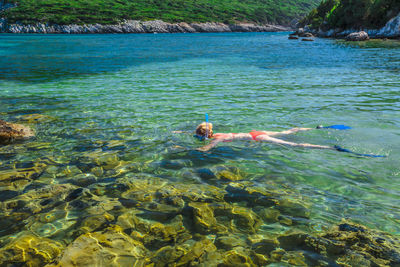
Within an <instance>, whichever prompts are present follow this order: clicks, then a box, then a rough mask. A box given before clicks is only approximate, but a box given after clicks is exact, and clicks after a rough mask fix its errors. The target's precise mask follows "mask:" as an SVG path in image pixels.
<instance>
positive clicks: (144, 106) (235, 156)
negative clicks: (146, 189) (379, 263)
mask: <svg viewBox="0 0 400 267" xmlns="http://www.w3.org/2000/svg"><path fill="white" fill-rule="evenodd" d="M0 55H1V57H0V116H1V118H2V119H4V120H8V121H18V118H19V116H21V115H26V114H37V113H39V114H42V115H48V116H51V117H53V118H55V119H54V120H51V121H44V122H41V123H37V124H35V125H34V128H35V130H36V132H37V137H36V138H35V139H33V140H29V141H27V142H25V143H24V144H17V145H16V146H17V148H20V149H16V148H15V146H14V147H13V146H7V147H6V148H4V147H3V148H2V150H1V152H0V160H1V164H0V168H1V169H2V170H7V169H9V168H12V167H13V166H15V164H17V165H18V166H23V165H24V164H26V165H29V163H30V162H33V161H35V160H37V159H44V158H55V159H56V161H57V162H58V163H62V164H66V165H74V164H78V163H79V159H80V157H81V155H82V153H90V152H91V151H94V150H96V149H99V148H101V149H103V150H104V151H106V150H107V149H108V147H107V145H104V144H107V142H109V141H110V140H120V141H121V144H122V145H120V146H116V147H113V148H110V149H112V150H114V151H115V153H117V155H118V157H119V158H120V159H123V160H125V161H128V162H136V163H138V164H141V165H142V166H143V168H142V169H141V172H142V173H143V174H148V175H152V176H154V177H159V178H162V179H166V180H169V181H173V182H175V181H176V182H180V183H187V184H190V185H193V187H196V186H197V185H198V184H211V185H217V186H220V187H223V186H225V185H226V184H227V182H226V181H219V180H205V179H203V178H201V177H200V175H199V174H198V171H199V170H200V169H204V168H209V169H210V170H216V169H218V168H219V167H221V166H228V167H237V168H239V169H240V170H241V171H242V172H243V173H245V179H246V181H252V182H254V183H255V184H257V185H259V186H261V187H263V186H267V185H268V184H269V185H270V184H271V183H273V184H274V186H275V187H276V189H277V190H279V189H282V190H285V191H290V192H293V193H294V194H295V195H296V196H297V197H298V198H299V199H302V200H303V201H304V203H307V205H309V206H310V209H311V217H310V219H309V226H310V229H309V230H310V231H313V230H315V231H319V229H322V228H323V227H325V226H329V225H330V224H332V223H337V222H339V221H340V220H341V219H342V218H347V219H350V220H352V221H355V222H359V223H361V224H363V225H366V226H368V227H372V228H375V229H379V230H383V231H385V232H388V233H390V234H394V235H399V234H400V208H399V207H400V183H399V182H398V181H399V178H400V167H399V161H400V147H399V144H400V128H399V127H400V116H399V115H400V80H399V75H400V67H399V66H400V45H399V44H398V43H396V42H392V41H386V42H384V41H376V42H369V43H367V44H357V43H356V44H351V45H350V44H347V43H344V42H340V41H335V40H328V39H317V40H316V41H315V42H312V43H311V42H300V41H293V40H287V34H286V33H224V34H173V35H170V34H143V35H0ZM205 112H207V113H208V114H209V116H210V121H211V122H213V124H214V128H215V131H216V132H248V131H251V130H253V129H257V130H264V129H265V130H277V131H280V130H286V129H289V128H291V127H315V126H316V125H319V124H323V125H331V124H346V125H350V126H352V127H353V129H351V130H348V131H337V130H315V131H310V132H305V133H299V134H297V135H294V136H288V137H285V140H290V141H294V142H306V143H312V144H321V145H335V144H338V145H340V146H342V147H345V148H348V149H351V150H354V151H356V152H358V153H372V154H381V155H386V156H387V157H386V158H365V157H357V156H354V155H350V154H346V153H340V152H337V151H325V150H310V149H303V148H292V147H285V146H279V145H274V144H268V143H259V142H247V141H243V142H234V143H224V144H222V145H219V146H218V147H217V148H215V149H213V150H212V151H211V152H210V153H200V152H197V151H195V150H194V149H195V148H196V147H199V146H201V145H202V144H203V143H202V142H200V141H197V140H195V139H194V138H192V136H191V135H190V134H187V135H185V134H173V133H172V131H174V130H183V131H191V130H193V129H194V128H195V126H196V125H197V124H198V123H200V122H202V121H203V118H204V113H205ZM24 147H31V148H29V149H24ZM32 147H35V148H32ZM77 162H78V163H77ZM128 174H129V173H128ZM128 174H127V175H128ZM106 178H107V177H104V179H106ZM114 181H115V180H113V179H110V180H102V182H105V183H111V184H112V183H113V182H114ZM35 182H36V183H38V182H43V183H52V184H57V183H65V182H66V180H65V179H61V178H60V179H57V178H52V179H49V177H48V176H44V177H38V178H37V180H36V181H35ZM33 188H34V187H33ZM2 190H3V189H2ZM29 190H34V189H32V188H29V187H28V188H19V189H16V191H17V192H19V193H22V192H26V191H29ZM60 220H61V219H60ZM293 227H295V226H293ZM288 228H290V226H288ZM19 230H21V229H19ZM278 230H279V229H278ZM7 234H10V233H9V232H8V233H7ZM2 235H4V234H2Z"/></svg>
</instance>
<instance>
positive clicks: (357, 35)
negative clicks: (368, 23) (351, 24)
mask: <svg viewBox="0 0 400 267" xmlns="http://www.w3.org/2000/svg"><path fill="white" fill-rule="evenodd" d="M366 40H369V36H368V33H366V32H365V31H360V32H353V33H350V34H349V35H347V36H346V41H366Z"/></svg>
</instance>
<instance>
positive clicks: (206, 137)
mask: <svg viewBox="0 0 400 267" xmlns="http://www.w3.org/2000/svg"><path fill="white" fill-rule="evenodd" d="M205 139H208V114H207V113H206V136H205V138H204V139H203V140H205Z"/></svg>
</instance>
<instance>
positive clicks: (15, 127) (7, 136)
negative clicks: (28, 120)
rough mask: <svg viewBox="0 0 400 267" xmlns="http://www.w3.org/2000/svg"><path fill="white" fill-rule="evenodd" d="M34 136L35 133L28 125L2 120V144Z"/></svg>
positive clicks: (0, 123) (0, 134) (0, 122)
mask: <svg viewBox="0 0 400 267" xmlns="http://www.w3.org/2000/svg"><path fill="white" fill-rule="evenodd" d="M33 136H35V133H34V132H33V130H32V129H31V128H29V127H28V126H24V125H22V124H16V123H9V122H6V121H3V120H0V145H1V144H7V143H10V142H12V141H14V140H18V139H24V138H29V137H33Z"/></svg>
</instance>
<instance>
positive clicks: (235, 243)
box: [215, 235, 246, 250]
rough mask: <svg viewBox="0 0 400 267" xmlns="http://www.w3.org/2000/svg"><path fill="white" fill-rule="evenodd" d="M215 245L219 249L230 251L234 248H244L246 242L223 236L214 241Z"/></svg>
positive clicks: (234, 237)
mask: <svg viewBox="0 0 400 267" xmlns="http://www.w3.org/2000/svg"><path fill="white" fill-rule="evenodd" d="M215 245H216V246H217V247H218V248H219V249H224V250H231V249H233V248H234V247H245V246H246V241H245V240H243V239H241V238H238V237H237V236H234V235H223V236H219V237H218V238H217V239H216V240H215Z"/></svg>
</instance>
